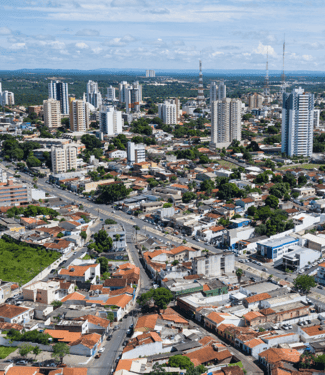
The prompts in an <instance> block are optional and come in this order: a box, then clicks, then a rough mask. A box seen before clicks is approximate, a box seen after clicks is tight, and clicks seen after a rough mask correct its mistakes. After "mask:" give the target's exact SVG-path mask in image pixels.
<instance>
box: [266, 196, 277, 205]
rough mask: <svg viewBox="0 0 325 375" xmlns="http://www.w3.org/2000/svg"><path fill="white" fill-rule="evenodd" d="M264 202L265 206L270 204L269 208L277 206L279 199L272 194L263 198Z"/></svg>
mask: <svg viewBox="0 0 325 375" xmlns="http://www.w3.org/2000/svg"><path fill="white" fill-rule="evenodd" d="M265 204H266V205H267V206H270V207H271V208H277V207H278V205H279V199H278V198H277V197H275V196H274V195H269V196H268V197H267V198H266V199H265Z"/></svg>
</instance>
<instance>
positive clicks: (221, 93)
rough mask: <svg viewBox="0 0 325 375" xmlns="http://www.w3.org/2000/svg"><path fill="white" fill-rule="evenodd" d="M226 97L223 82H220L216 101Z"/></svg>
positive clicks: (225, 88) (225, 87)
mask: <svg viewBox="0 0 325 375" xmlns="http://www.w3.org/2000/svg"><path fill="white" fill-rule="evenodd" d="M226 96H227V86H226V85H225V83H224V81H222V82H220V85H219V88H218V100H222V99H225V98H226Z"/></svg>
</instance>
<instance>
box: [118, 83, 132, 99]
mask: <svg viewBox="0 0 325 375" xmlns="http://www.w3.org/2000/svg"><path fill="white" fill-rule="evenodd" d="M128 87H129V84H128V83H127V82H126V81H122V82H121V83H119V85H118V95H119V102H120V103H125V101H126V99H125V98H126V96H127V95H128V91H127V89H128Z"/></svg>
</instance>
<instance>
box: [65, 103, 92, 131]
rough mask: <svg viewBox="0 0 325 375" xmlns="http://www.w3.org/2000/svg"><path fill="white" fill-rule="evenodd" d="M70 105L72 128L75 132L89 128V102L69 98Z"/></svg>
mask: <svg viewBox="0 0 325 375" xmlns="http://www.w3.org/2000/svg"><path fill="white" fill-rule="evenodd" d="M69 105H70V129H71V130H72V131H73V132H85V131H86V130H88V128H89V116H90V110H89V103H87V102H84V101H83V100H75V98H73V97H70V98H69Z"/></svg>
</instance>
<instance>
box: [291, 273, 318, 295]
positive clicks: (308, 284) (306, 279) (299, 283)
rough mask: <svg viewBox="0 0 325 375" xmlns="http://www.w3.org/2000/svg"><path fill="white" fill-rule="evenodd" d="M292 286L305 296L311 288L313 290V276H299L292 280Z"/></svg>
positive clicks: (314, 283)
mask: <svg viewBox="0 0 325 375" xmlns="http://www.w3.org/2000/svg"><path fill="white" fill-rule="evenodd" d="M293 285H294V286H295V287H296V288H297V289H301V290H302V291H303V292H304V293H305V294H306V295H307V294H308V293H309V291H310V289H311V288H315V286H316V282H315V279H314V277H313V276H309V275H299V276H297V277H296V278H295V279H294V281H293Z"/></svg>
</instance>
